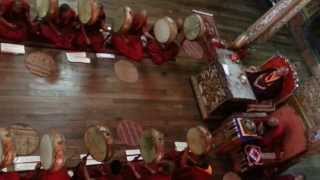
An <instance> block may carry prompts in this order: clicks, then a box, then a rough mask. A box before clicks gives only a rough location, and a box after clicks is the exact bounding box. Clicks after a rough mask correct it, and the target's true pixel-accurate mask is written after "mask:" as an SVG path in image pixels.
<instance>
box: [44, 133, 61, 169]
mask: <svg viewBox="0 0 320 180" xmlns="http://www.w3.org/2000/svg"><path fill="white" fill-rule="evenodd" d="M64 152H65V138H64V136H63V135H61V134H59V133H57V132H55V131H53V132H51V133H50V134H45V135H43V136H42V138H41V142H40V161H41V165H42V166H43V168H44V169H45V170H51V171H58V170H60V169H61V168H62V167H63V166H64V162H65V158H64Z"/></svg>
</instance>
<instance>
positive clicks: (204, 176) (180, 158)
mask: <svg viewBox="0 0 320 180" xmlns="http://www.w3.org/2000/svg"><path fill="white" fill-rule="evenodd" d="M165 158H166V159H170V160H173V161H174V162H175V166H176V168H175V170H174V172H173V178H172V179H177V180H186V179H190V180H211V179H212V169H211V166H210V165H209V163H208V162H209V161H208V159H207V157H206V156H205V155H204V156H201V157H193V156H192V155H190V153H189V149H188V148H187V149H186V150H184V151H183V152H171V153H168V154H167V155H166V156H165Z"/></svg>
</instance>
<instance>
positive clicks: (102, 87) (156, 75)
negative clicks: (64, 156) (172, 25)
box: [0, 0, 306, 154]
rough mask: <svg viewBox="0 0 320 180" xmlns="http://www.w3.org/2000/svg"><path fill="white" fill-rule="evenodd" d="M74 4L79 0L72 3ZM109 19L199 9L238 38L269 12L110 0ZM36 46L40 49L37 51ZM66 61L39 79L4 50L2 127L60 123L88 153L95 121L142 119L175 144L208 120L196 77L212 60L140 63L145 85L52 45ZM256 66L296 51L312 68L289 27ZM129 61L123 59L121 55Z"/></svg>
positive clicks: (253, 60)
mask: <svg viewBox="0 0 320 180" xmlns="http://www.w3.org/2000/svg"><path fill="white" fill-rule="evenodd" d="M64 2H69V3H70V2H71V3H73V4H74V0H73V1H71V0H65V1H64ZM103 2H104V4H105V7H106V9H107V13H108V16H109V17H110V18H112V13H113V12H114V11H115V9H117V8H118V7H120V6H123V5H129V6H131V7H133V8H134V9H142V8H143V9H147V10H148V11H149V16H151V17H152V18H151V20H153V21H154V20H155V19H156V18H160V17H161V16H165V15H170V16H173V17H176V16H182V17H184V16H186V15H188V14H189V13H190V11H191V10H192V9H194V8H197V9H205V10H208V11H210V12H214V13H215V15H216V18H217V22H218V24H219V25H218V28H219V30H220V32H221V35H222V37H223V38H224V39H226V40H232V39H234V38H235V37H236V36H237V35H239V34H240V33H241V32H242V31H244V30H245V29H246V28H247V27H248V26H249V25H250V24H252V23H253V22H254V21H255V20H256V19H257V18H258V17H259V16H260V15H262V14H263V12H264V10H262V9H259V8H257V1H256V0H135V1H131V0H103ZM28 51H34V49H29V50H28ZM46 51H48V52H49V53H50V54H52V55H53V56H54V57H55V59H56V60H57V62H58V63H59V70H60V73H59V75H58V77H57V78H56V79H51V80H46V79H42V78H38V77H36V76H34V75H32V74H30V73H29V72H28V70H27V69H26V68H25V66H24V62H23V61H24V58H25V57H24V56H13V55H4V54H2V55H0V118H1V120H0V121H1V126H2V127H6V126H9V125H10V124H13V123H27V124H30V125H31V126H32V127H34V128H35V129H37V130H38V131H39V132H40V134H43V133H45V132H48V130H49V129H50V128H56V129H58V130H59V131H60V132H62V133H63V134H64V135H65V136H66V138H67V142H68V149H69V150H70V149H71V150H70V151H71V154H72V153H76V152H80V151H81V152H84V146H83V142H82V138H83V134H84V131H85V129H86V127H87V126H89V125H91V124H94V123H100V124H105V125H107V126H109V127H110V128H111V129H112V131H113V132H114V133H115V127H116V125H117V123H118V122H119V121H121V120H133V121H137V122H140V123H141V124H142V125H143V126H144V127H146V128H149V127H154V128H157V129H159V130H161V131H163V132H164V133H165V135H166V138H167V141H168V143H170V142H173V141H174V140H180V141H184V139H185V134H186V132H187V129H188V128H189V127H192V126H194V125H197V124H200V123H201V118H200V114H199V111H198V108H197V104H196V101H195V99H194V96H193V93H192V89H191V86H190V83H189V77H190V76H191V75H193V74H195V73H196V72H198V71H200V69H201V67H203V66H204V64H205V63H204V62H199V61H194V60H191V59H189V58H186V57H180V58H178V60H177V61H176V62H171V63H169V64H166V65H163V66H156V65H153V64H152V63H151V62H150V60H147V59H146V60H144V61H143V63H140V64H136V66H137V67H138V70H139V73H140V74H139V75H140V79H139V81H138V82H137V83H134V84H128V83H124V82H121V81H120V80H118V79H117V77H116V76H115V74H114V70H113V64H114V62H115V60H97V59H93V60H94V62H93V63H92V64H70V63H68V62H67V61H66V60H65V55H64V53H63V52H62V51H57V50H46ZM250 51H251V52H252V55H250V57H249V58H248V60H246V63H248V64H259V63H262V62H263V61H264V60H266V59H267V58H269V57H270V56H272V55H273V54H274V53H276V52H278V51H279V52H281V53H283V54H285V55H288V56H289V58H291V59H292V60H293V61H294V62H296V63H297V64H298V65H299V68H300V69H299V71H301V73H306V70H305V67H304V65H303V63H301V62H302V61H301V56H300V54H299V52H298V51H297V48H296V47H295V46H294V42H293V40H292V38H291V36H290V34H289V33H288V32H287V31H286V30H284V31H282V32H280V34H278V35H277V36H276V37H275V38H274V39H273V40H272V41H270V42H267V43H264V44H255V45H254V46H253V47H252V48H251V50H250ZM120 58H121V57H120Z"/></svg>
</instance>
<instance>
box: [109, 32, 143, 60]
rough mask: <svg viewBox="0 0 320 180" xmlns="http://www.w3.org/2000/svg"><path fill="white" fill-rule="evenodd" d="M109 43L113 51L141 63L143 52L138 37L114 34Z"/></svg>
mask: <svg viewBox="0 0 320 180" xmlns="http://www.w3.org/2000/svg"><path fill="white" fill-rule="evenodd" d="M111 41H112V44H113V46H114V48H115V50H117V51H119V53H120V54H122V55H123V56H126V57H128V58H130V59H132V60H134V61H142V59H143V57H144V50H143V45H142V42H141V40H140V37H139V36H135V35H123V34H114V35H112V40H111Z"/></svg>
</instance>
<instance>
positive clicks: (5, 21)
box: [0, 0, 30, 42]
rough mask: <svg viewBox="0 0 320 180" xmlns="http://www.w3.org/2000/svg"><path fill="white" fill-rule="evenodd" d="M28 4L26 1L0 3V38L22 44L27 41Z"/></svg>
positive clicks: (4, 0) (12, 0) (11, 0)
mask: <svg viewBox="0 0 320 180" xmlns="http://www.w3.org/2000/svg"><path fill="white" fill-rule="evenodd" d="M29 9H30V7H29V4H28V2H27V1H26V0H19V1H15V0H3V1H1V2H0V38H2V39H5V40H9V41H15V42H24V41H26V40H27V39H28V27H30V20H29Z"/></svg>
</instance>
